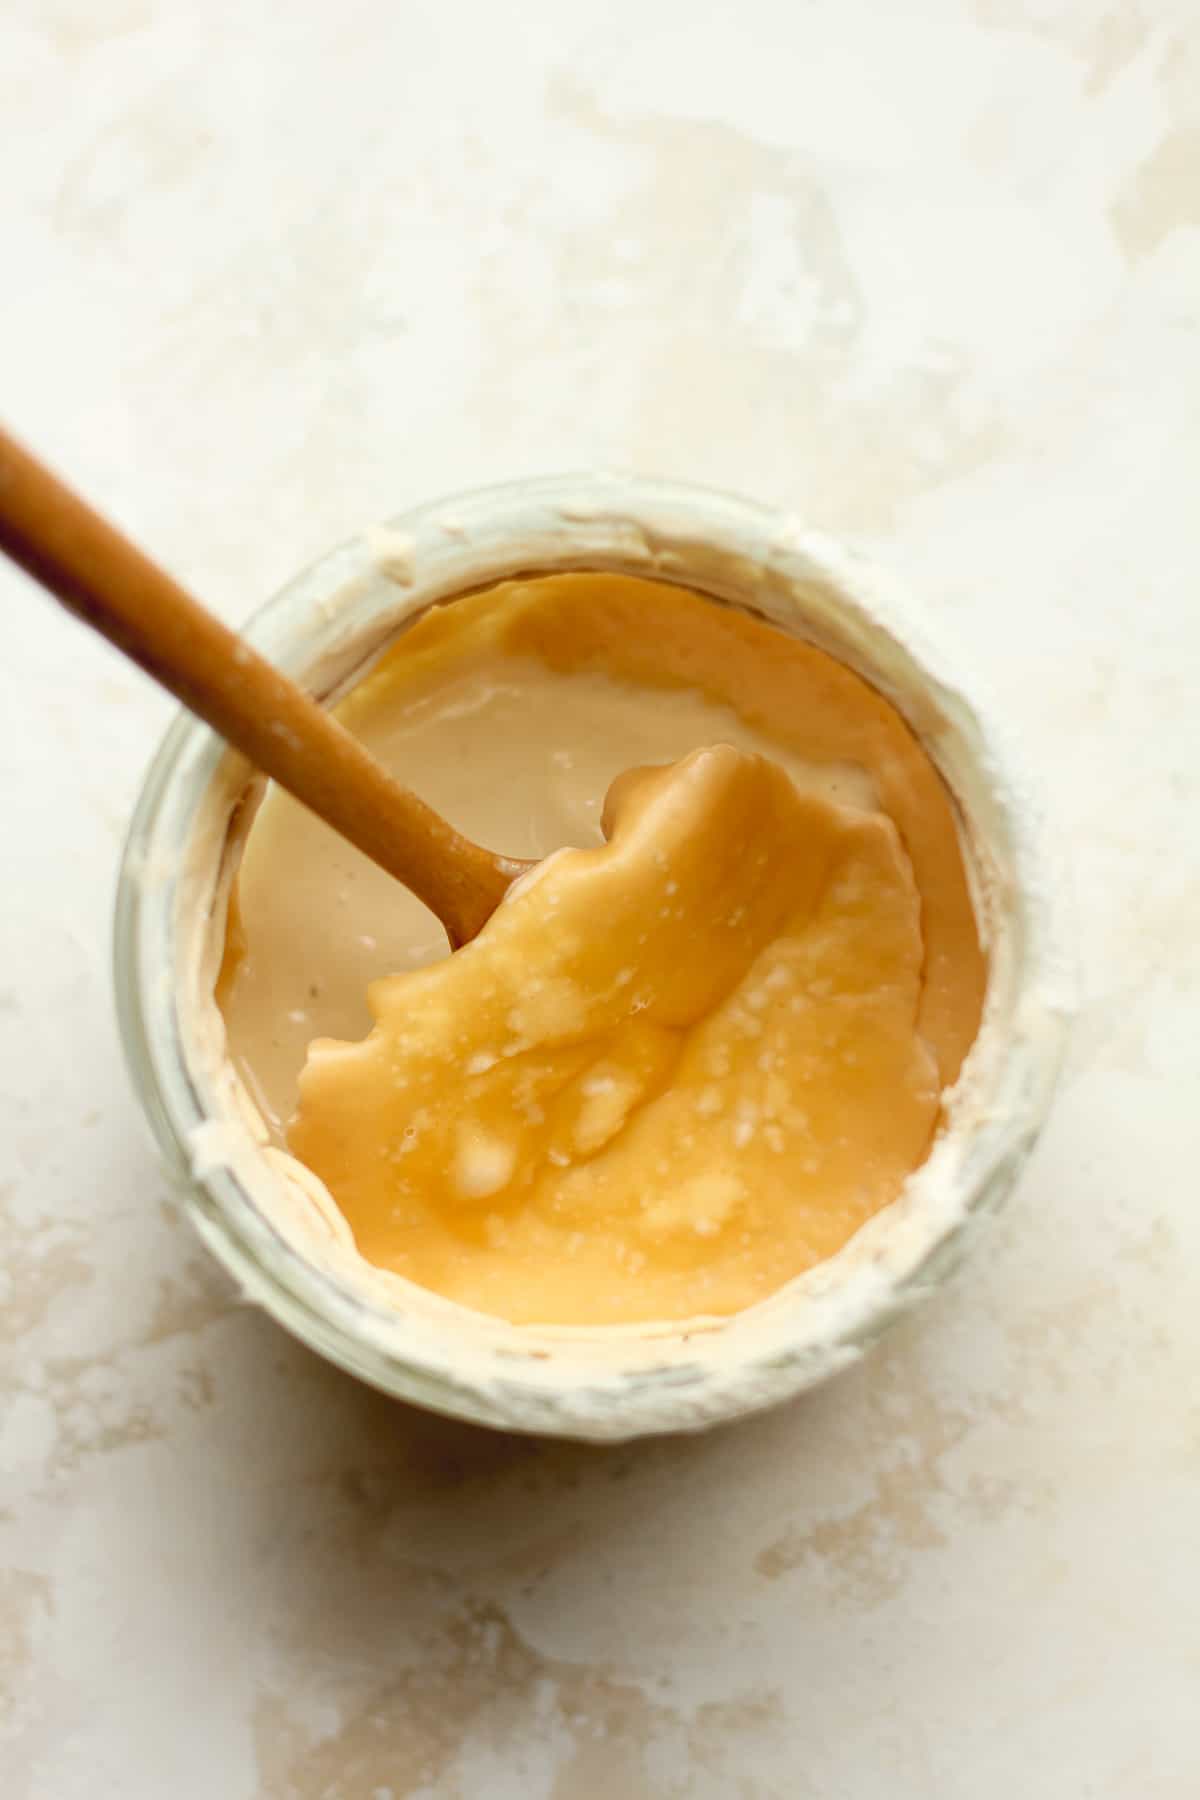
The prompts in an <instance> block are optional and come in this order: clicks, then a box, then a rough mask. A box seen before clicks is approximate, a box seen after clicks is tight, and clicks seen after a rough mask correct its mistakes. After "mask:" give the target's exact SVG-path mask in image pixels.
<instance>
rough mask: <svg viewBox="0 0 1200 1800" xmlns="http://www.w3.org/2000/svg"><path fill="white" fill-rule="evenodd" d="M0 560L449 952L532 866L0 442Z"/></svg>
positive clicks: (17, 450)
mask: <svg viewBox="0 0 1200 1800" xmlns="http://www.w3.org/2000/svg"><path fill="white" fill-rule="evenodd" d="M0 549H3V550H4V551H5V553H6V554H7V555H8V556H9V557H11V558H12V560H13V561H14V562H15V563H18V564H19V565H20V566H21V567H22V568H23V569H25V570H26V571H27V573H29V574H30V575H32V576H33V577H34V578H35V579H36V580H37V581H40V582H41V584H42V586H43V587H45V588H47V589H48V590H49V591H50V593H52V594H53V595H54V596H55V597H56V599H58V600H61V601H62V603H63V605H64V606H65V607H67V608H68V609H69V610H70V611H71V612H73V613H75V614H76V615H77V616H78V617H79V618H81V619H83V620H84V621H85V623H86V624H88V625H91V626H93V627H94V629H95V630H96V631H98V632H100V634H101V635H102V636H103V637H106V638H107V639H108V640H109V642H110V643H111V644H115V645H116V647H117V649H118V650H121V651H123V652H124V654H125V655H126V656H128V657H129V658H130V659H131V660H132V661H133V662H135V663H137V664H138V666H139V667H140V668H142V669H144V670H145V671H146V673H147V674H148V675H152V676H153V677H154V679H155V681H157V682H159V683H160V684H161V685H162V686H163V687H165V688H167V689H168V690H169V691H170V692H171V693H172V694H174V695H175V697H176V698H177V699H179V700H182V702H183V704H184V705H185V706H186V707H187V708H188V709H189V710H190V711H191V712H194V713H195V714H196V715H197V717H198V718H201V719H203V720H204V722H205V723H206V724H207V725H211V726H212V728H213V730H214V731H216V732H219V733H220V735H221V736H222V737H223V738H224V739H225V740H226V742H227V743H230V744H232V745H233V746H234V748H235V749H237V750H240V751H241V752H242V754H243V756H246V757H248V758H249V760H250V761H251V762H252V763H253V764H254V765H255V767H256V768H258V769H261V770H262V771H263V773H264V774H266V775H269V776H270V777H271V779H272V780H273V781H277V782H278V783H279V785H280V787H283V788H286V789H287V791H288V793H289V794H292V795H294V796H295V798H296V799H297V800H301V801H303V803H304V805H305V806H307V807H310V808H311V809H312V811H313V812H315V813H317V814H318V816H319V817H320V818H322V819H324V821H325V823H326V824H327V825H331V826H332V827H333V829H334V830H335V831H336V832H339V833H340V835H341V836H342V837H344V838H345V839H346V840H347V841H348V842H349V843H351V844H353V845H354V847H355V849H357V850H361V851H362V852H363V854H364V855H365V856H369V857H370V858H371V860H372V861H373V862H376V863H378V864H379V866H380V868H381V869H385V870H386V871H387V873H388V874H389V875H394V876H395V878H396V880H397V881H399V882H402V883H403V885H404V886H405V887H406V888H409V889H411V891H412V892H413V893H414V894H415V895H416V896H417V898H418V899H419V900H422V901H424V903H425V905H426V906H428V907H429V909H430V911H431V912H433V913H435V914H436V915H437V917H438V918H439V919H440V920H441V922H442V924H443V926H444V927H445V930H446V936H447V937H448V938H449V940H450V947H451V949H452V950H456V949H457V948H458V947H459V945H460V944H465V943H467V942H468V941H469V940H470V939H471V938H473V937H474V936H475V935H476V933H477V932H478V931H479V930H480V929H481V928H482V927H483V925H485V924H486V922H487V920H488V919H490V917H491V916H492V913H493V912H494V911H495V910H496V907H497V906H498V905H499V904H500V901H501V900H502V899H503V897H504V895H505V893H506V891H507V890H508V888H509V886H510V885H511V883H512V882H513V881H515V880H516V878H517V876H518V875H521V874H523V873H524V871H525V870H526V869H528V868H532V866H533V865H532V863H528V862H520V861H518V860H517V859H515V858H513V857H507V856H496V855H493V853H492V852H491V851H490V850H484V849H481V848H480V846H479V845H478V844H473V843H471V842H470V841H469V840H468V839H467V838H464V837H461V836H460V835H459V833H458V832H457V831H455V830H454V828H453V826H451V825H449V824H447V822H446V820H445V819H443V818H442V817H441V815H440V814H438V813H436V812H434V810H433V808H432V807H429V806H426V804H425V802H424V801H423V800H420V799H418V798H417V796H416V794H414V793H411V792H410V791H409V789H408V788H405V787H401V785H400V783H399V782H397V781H393V779H392V777H391V776H390V775H389V774H388V773H387V771H386V770H385V769H382V768H381V767H380V766H379V764H378V763H377V762H376V761H375V759H374V757H372V756H370V755H369V754H368V753H367V751H366V750H364V749H363V747H362V745H361V744H360V743H359V742H358V740H357V739H356V738H353V737H351V735H350V733H349V732H348V731H346V730H345V728H344V727H343V726H341V725H339V724H338V722H337V720H336V719H334V718H333V717H332V716H331V715H330V714H329V713H327V712H326V711H325V710H324V708H323V707H321V706H320V705H318V703H317V701H315V700H314V699H313V698H312V696H311V695H310V694H306V693H305V692H304V690H303V689H302V688H300V687H298V686H297V685H296V683H295V682H294V681H291V680H289V679H288V677H287V676H286V675H282V674H281V673H280V672H279V670H278V669H275V668H273V667H272V666H271V664H270V663H269V662H267V661H266V660H265V658H264V657H262V656H260V655H259V653H258V651H257V650H254V649H252V648H251V647H250V645H249V644H248V643H247V642H246V641H245V639H244V638H240V637H238V635H237V634H236V632H233V631H230V630H229V629H228V627H227V626H225V625H223V624H222V623H221V622H220V620H219V619H217V618H215V617H214V616H213V614H212V613H210V612H207V611H206V610H205V608H204V607H202V606H201V605H200V604H199V602H198V601H196V600H193V599H192V597H191V595H190V594H188V593H186V592H185V590H184V589H183V588H181V587H180V586H179V584H178V583H177V582H175V581H173V580H172V579H171V577H170V576H169V575H167V574H165V573H164V571H163V570H162V569H160V568H158V567H157V566H156V565H155V564H154V563H152V562H151V561H150V559H149V558H148V557H146V556H143V554H142V552H141V551H140V550H138V549H137V548H136V547H135V546H134V545H133V544H131V543H130V542H129V540H128V539H127V538H125V537H123V536H122V535H121V533H120V532H119V531H117V530H116V529H115V528H114V527H113V526H112V525H109V524H108V523H107V522H106V521H105V520H104V519H102V518H101V517H100V515H99V514H98V513H96V512H93V511H92V509H91V507H90V506H88V505H86V504H85V502H84V501H82V500H81V499H80V498H79V497H78V495H77V494H73V493H72V492H71V490H70V489H69V488H67V487H64V486H63V484H62V482H60V481H59V480H58V479H57V478H56V477H55V476H54V475H52V474H51V473H50V471H49V470H48V469H46V468H44V467H43V466H42V464H41V463H39V462H38V461H37V460H36V459H35V458H34V457H32V456H30V454H29V453H28V451H26V450H24V449H22V448H21V446H20V445H19V444H17V443H15V442H14V441H13V439H12V438H10V437H9V436H8V435H7V434H6V433H5V432H4V431H2V430H0Z"/></svg>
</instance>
